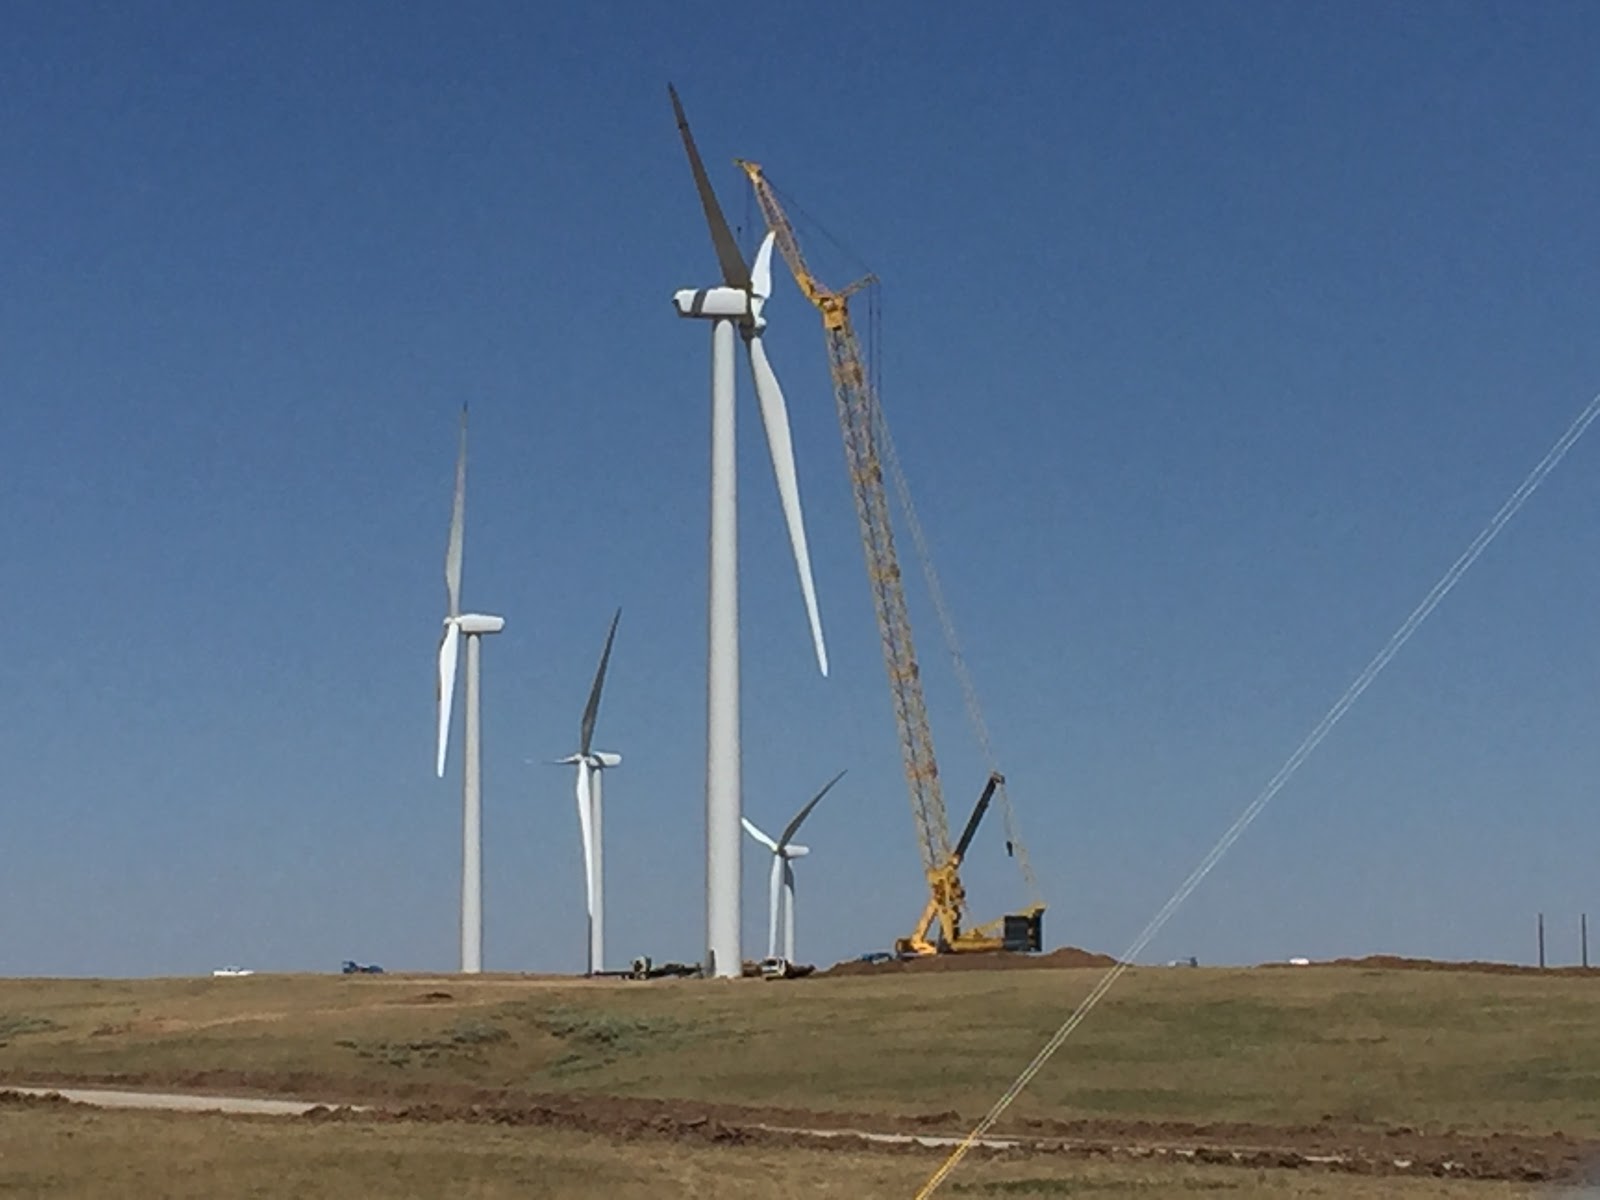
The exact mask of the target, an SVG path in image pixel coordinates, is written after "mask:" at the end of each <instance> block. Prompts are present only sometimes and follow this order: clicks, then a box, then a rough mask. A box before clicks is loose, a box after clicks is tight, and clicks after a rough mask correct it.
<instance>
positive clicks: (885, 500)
mask: <svg viewBox="0 0 1600 1200" xmlns="http://www.w3.org/2000/svg"><path fill="white" fill-rule="evenodd" d="M739 165H740V166H741V167H743V168H744V170H745V172H746V173H747V174H748V175H749V176H750V182H751V184H752V186H753V187H754V188H755V194H756V201H757V203H759V204H760V206H761V211H762V214H763V216H764V217H765V218H766V222H767V227H768V228H769V229H770V230H771V231H772V232H773V234H774V235H775V240H776V242H777V246H778V251H779V253H781V254H782V255H783V258H784V261H785V262H787V263H788V264H789V272H790V274H792V275H793V276H794V280H795V282H796V283H797V284H798V285H799V286H800V291H801V292H802V293H803V294H804V295H805V297H806V299H807V300H809V301H810V302H811V303H812V304H813V305H815V306H816V307H817V309H818V311H819V312H820V313H821V314H822V327H823V332H824V335H825V337H826V338H827V343H828V369H829V372H830V374H831V375H832V376H833V394H834V399H835V401H836V402H837V405H838V409H839V429H840V432H841V433H842V435H843V437H844V454H845V465H846V467H847V469H848V471H849V474H850V491H851V493H852V495H853V496H854V498H855V504H856V517H857V518H858V519H859V521H860V523H861V545H862V548H863V550H864V552H865V554H866V559H867V581H868V584H869V585H870V587H871V589H872V607H873V611H874V612H875V613H876V615H877V618H878V635H879V637H880V638H881V639H882V641H883V662H884V667H885V668H886V669H887V671H888V674H889V695H890V699H891V701H892V703H893V705H894V721H895V728H896V729H897V730H898V732H899V735H900V754H901V759H902V761H903V762H904V764H905V772H906V782H907V784H908V785H909V787H910V791H911V813H912V817H913V819H914V820H915V822H916V826H917V845H918V847H919V848H920V850H921V852H922V867H923V870H924V871H932V870H934V869H935V868H937V867H938V866H940V865H941V864H942V863H943V862H944V861H945V860H946V859H948V858H949V857H950V830H949V823H948V819H947V818H946V816H945V807H944V792H943V788H942V786H941V784H940V782H939V764H938V760H937V759H935V758H934V754H933V730H932V728H931V727H930V725H929V723H928V708H927V705H926V703H925V702H924V700H923V698H922V677H921V672H920V669H919V668H918V666H917V651H916V645H915V643H914V642H913V641H912V637H911V614H910V613H909V611H908V610H907V608H906V590H905V583H904V581H903V580H902V579H901V576H900V560H899V556H898V555H897V554H896V553H895V546H894V527H893V526H892V525H891V524H890V521H889V496H888V492H887V490H886V489H885V488H884V484H883V462H882V460H881V459H880V458H879V456H878V447H877V435H876V422H875V421H874V419H873V418H874V410H875V404H874V397H873V395H872V391H871V387H870V385H869V383H868V380H867V373H866V368H865V366H864V365H863V359H862V354H861V347H860V345H859V343H858V342H857V339H856V332H855V328H854V326H852V325H851V323H850V296H851V294H852V293H854V292H856V291H859V290H860V288H862V287H864V286H866V285H867V284H868V283H870V282H872V280H871V278H870V277H869V278H868V279H865V280H861V281H860V282H858V283H856V284H853V285H852V286H851V287H849V288H847V289H846V290H845V291H843V292H836V291H833V290H832V289H830V288H827V287H825V286H823V284H822V283H821V282H819V281H818V279H817V277H816V276H815V275H813V274H812V272H811V269H810V267H809V266H808V265H807V264H806V259H805V255H804V254H803V253H802V252H801V250H800V242H799V240H798V239H797V238H796V237H795V233H794V227H793V225H792V224H790V222H789V218H788V215H787V214H786V213H785V212H784V211H783V207H782V205H780V204H779V203H778V200H777V197H776V196H774V195H773V193H772V189H771V188H770V187H769V186H768V184H767V181H766V179H765V177H764V176H763V175H762V174H761V167H760V165H759V164H757V163H751V162H744V161H741V162H740V164H739Z"/></svg>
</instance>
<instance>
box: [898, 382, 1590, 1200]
mask: <svg viewBox="0 0 1600 1200" xmlns="http://www.w3.org/2000/svg"><path fill="white" fill-rule="evenodd" d="M1596 417H1600V393H1596V395H1595V396H1594V398H1593V399H1592V400H1590V401H1589V403H1588V405H1587V406H1586V407H1585V408H1584V410H1583V411H1582V412H1581V413H1579V414H1578V417H1577V419H1576V420H1574V421H1573V422H1572V424H1571V425H1569V426H1568V427H1567V431H1566V432H1565V433H1563V434H1562V435H1561V436H1560V437H1559V438H1558V439H1556V443H1555V445H1553V446H1551V447H1550V449H1549V451H1548V452H1547V453H1546V454H1545V456H1544V457H1543V458H1542V459H1540V460H1539V462H1538V464H1537V465H1536V466H1535V467H1534V468H1533V470H1531V471H1529V472H1528V475H1527V477H1526V478H1525V479H1523V481H1522V482H1521V483H1520V484H1519V485H1518V486H1517V489H1516V490H1515V491H1514V492H1512V493H1511V495H1510V496H1509V497H1507V499H1506V502H1505V503H1504V504H1502V505H1501V506H1500V509H1499V511H1498V512H1496V513H1495V514H1494V516H1493V517H1491V518H1490V519H1489V523H1488V524H1487V525H1485V526H1484V527H1483V529H1482V530H1480V531H1479V533H1478V536H1477V537H1475V538H1473V539H1472V541H1471V543H1470V544H1469V545H1468V546H1467V548H1466V549H1465V550H1463V551H1462V552H1461V556H1460V557H1459V558H1457V559H1456V561H1455V562H1453V563H1452V564H1451V565H1450V569H1449V570H1447V571H1446V572H1445V573H1444V574H1443V575H1442V576H1440V578H1439V582H1437V583H1435V584H1434V585H1433V587H1432V589H1431V590H1430V591H1429V592H1428V594H1427V595H1426V596H1424V597H1423V598H1422V602H1421V603H1420V604H1418V605H1417V607H1416V608H1414V609H1412V610H1411V615H1410V616H1408V617H1407V618H1406V619H1405V620H1404V621H1402V622H1401V624H1400V628H1399V629H1397V630H1395V632H1394V634H1393V635H1392V636H1391V637H1390V638H1389V640H1388V641H1387V642H1386V643H1385V644H1384V646H1383V649H1381V650H1379V651H1378V653H1377V654H1376V655H1374V656H1373V658H1372V661H1371V662H1369V663H1368V664H1367V665H1366V667H1365V668H1364V669H1363V670H1362V671H1361V673H1360V674H1359V675H1357V676H1356V678H1355V680H1354V681H1353V682H1352V683H1351V684H1350V686H1349V687H1347V688H1346V689H1345V690H1344V694H1343V695H1341V696H1340V697H1339V698H1338V699H1337V700H1336V701H1334V703H1333V707H1332V708H1330V709H1329V710H1328V711H1327V713H1326V714H1324V716H1323V718H1322V720H1320V721H1318V722H1317V724H1316V726H1315V727H1314V728H1313V729H1312V730H1311V732H1310V733H1308V734H1307V735H1306V736H1305V740H1304V741H1302V742H1301V743H1300V745H1298V746H1297V747H1295V751H1294V753H1293V754H1291V755H1289V757H1288V759H1287V760H1286V761H1285V762H1284V764H1283V766H1281V767H1279V768H1278V771H1277V773H1276V774H1275V775H1273V777H1272V778H1271V779H1270V780H1268V781H1267V785H1266V787H1264V788H1262V789H1261V793H1260V794H1259V795H1258V796H1256V798H1255V799H1254V800H1252V801H1251V802H1250V803H1249V804H1248V805H1246V806H1245V809H1244V811H1243V812H1242V813H1240V814H1239V816H1238V818H1237V819H1236V820H1235V821H1234V823H1233V824H1232V825H1230V826H1228V829H1227V831H1226V832H1225V833H1224V834H1223V835H1222V836H1221V837H1220V838H1218V839H1217V843H1216V845H1214V846H1212V847H1211V850H1210V851H1209V852H1208V853H1207V854H1206V856H1205V857H1204V858H1203V859H1201V860H1200V865H1199V866H1197V867H1195V869H1194V870H1193V871H1192V872H1191V873H1190V875H1189V877H1188V878H1187V879H1185V880H1184V881H1183V883H1182V884H1180V885H1179V886H1178V890H1177V891H1175V892H1173V893H1172V896H1171V897H1170V898H1169V899H1168V900H1167V902H1166V903H1165V904H1164V905H1162V906H1161V910H1160V911H1159V912H1157V913H1156V915H1155V916H1154V917H1152V918H1151V920H1150V923H1149V924H1148V925H1146V926H1145V927H1144V930H1143V931H1142V932H1141V933H1140V934H1139V936H1138V937H1136V938H1134V940H1133V944H1132V945H1130V946H1129V947H1128V949H1127V950H1126V951H1124V952H1123V954H1122V956H1121V957H1120V958H1119V959H1118V960H1117V962H1116V964H1115V965H1114V966H1112V967H1111V968H1109V969H1108V970H1107V971H1106V973H1105V974H1104V975H1103V976H1101V978H1100V981H1099V982H1098V983H1097V984H1095V986H1094V988H1093V989H1092V990H1091V991H1090V992H1089V994H1088V995H1087V996H1085V997H1084V998H1083V1000H1082V1001H1081V1002H1080V1003H1079V1004H1078V1007H1077V1008H1075V1009H1073V1011H1072V1015H1071V1016H1069V1017H1068V1018H1067V1019H1066V1020H1065V1021H1064V1022H1063V1023H1062V1025H1061V1027H1060V1028H1059V1029H1057V1030H1056V1031H1055V1033H1054V1034H1053V1035H1051V1038H1050V1040H1049V1041H1048V1042H1046V1043H1045V1044H1044V1048H1043V1049H1041V1050H1040V1051H1039V1053H1037V1054H1036V1055H1034V1056H1033V1060H1032V1061H1031V1062H1029V1063H1028V1065H1027V1066H1026V1067H1024V1068H1023V1069H1022V1073H1021V1074H1020V1075H1018V1076H1017V1078H1016V1079H1015V1080H1014V1081H1013V1082H1012V1084H1011V1086H1010V1087H1009V1088H1007V1089H1006V1091H1005V1093H1004V1094H1003V1095H1002V1096H1001V1097H1000V1099H999V1100H997V1101H995V1104H994V1106H993V1107H992V1108H990V1109H989V1111H988V1113H986V1114H985V1115H984V1118H983V1120H981V1121H979V1122H978V1124H977V1125H976V1126H974V1127H973V1130H972V1132H971V1133H969V1134H968V1135H967V1136H966V1137H965V1138H963V1139H962V1141H961V1144H960V1145H959V1146H957V1147H956V1148H955V1150H954V1151H953V1152H952V1153H951V1154H950V1157H949V1158H947V1159H946V1160H945V1161H944V1163H943V1165H941V1166H940V1168H939V1169H938V1170H937V1171H935V1172H934V1173H933V1175H932V1176H931V1177H930V1178H929V1180H928V1182H927V1183H925V1184H923V1186H922V1190H921V1191H919V1192H918V1193H917V1197H916V1200H927V1197H929V1196H932V1195H933V1193H934V1192H935V1191H937V1190H938V1188H939V1185H940V1184H942V1183H943V1182H944V1181H945V1178H946V1177H947V1176H948V1175H949V1174H950V1172H951V1171H953V1170H955V1169H956V1167H957V1166H958V1165H960V1163H961V1160H962V1159H964V1158H965V1157H966V1156H967V1154H968V1152H969V1151H971V1149H972V1147H973V1145H974V1144H976V1142H977V1141H978V1139H979V1138H981V1137H983V1136H984V1135H985V1134H986V1133H988V1132H989V1130H990V1129H992V1128H993V1127H994V1123H995V1122H996V1121H998V1120H999V1119H1000V1117H1001V1115H1002V1114H1003V1113H1004V1112H1005V1111H1006V1109H1008V1108H1010V1107H1011V1104H1012V1102H1013V1101H1014V1100H1016V1098H1017V1097H1018V1096H1020V1095H1021V1094H1022V1092H1023V1089H1025V1088H1026V1087H1027V1086H1028V1084H1029V1083H1031V1082H1032V1081H1033V1077H1034V1076H1035V1075H1037V1074H1038V1073H1039V1072H1040V1070H1042V1069H1043V1067H1044V1065H1045V1064H1046V1063H1047V1062H1049V1061H1050V1059H1051V1058H1052V1057H1053V1056H1054V1055H1055V1052H1056V1051H1057V1050H1059V1049H1060V1048H1061V1045H1062V1043H1064V1042H1065V1041H1066V1040H1067V1038H1069V1037H1070V1036H1072V1032H1073V1030H1075V1029H1077V1028H1078V1026H1079V1025H1081V1024H1083V1021H1084V1018H1086V1017H1087V1016H1088V1015H1089V1014H1090V1013H1091V1012H1093V1011H1094V1009H1095V1006H1096V1005H1098V1004H1099V1003H1100V1001H1101V1000H1102V999H1103V998H1104V997H1105V994H1106V993H1107V992H1109V991H1110V990H1111V989H1112V987H1113V986H1114V985H1115V984H1116V982H1117V980H1119V979H1121V978H1122V976H1123V973H1124V972H1126V971H1127V969H1128V968H1129V967H1130V966H1132V965H1133V960H1134V959H1135V958H1137V957H1138V956H1139V954H1140V953H1141V952H1142V951H1143V950H1144V948H1145V947H1146V946H1148V945H1149V944H1150V942H1151V940H1152V939H1153V938H1154V937H1155V936H1156V934H1158V933H1160V932H1161V929H1162V927H1163V926H1165V925H1166V923H1167V922H1168V921H1170V920H1171V919H1172V917H1173V916H1174V914H1176V913H1177V911H1178V909H1179V908H1181V907H1182V906H1183V903H1184V901H1186V900H1187V899H1188V898H1189V896H1190V895H1191V894H1192V893H1193V892H1194V890H1195V889H1196V888H1197V887H1199V886H1200V884H1201V882H1202V881H1203V880H1204V879H1205V877H1206V876H1207V875H1209V874H1211V871H1212V869H1213V868H1214V867H1215V866H1216V865H1217V864H1218V863H1219V862H1221V861H1222V858H1223V856H1224V855H1225V854H1227V853H1228V851H1229V850H1230V849H1232V848H1233V844H1234V843H1235V842H1237V841H1238V840H1239V838H1240V837H1241V836H1242V835H1243V834H1244V831H1245V830H1246V829H1248V828H1249V827H1250V825H1251V824H1252V823H1253V822H1254V821H1255V819H1256V818H1257V817H1259V816H1260V815H1261V813H1262V811H1263V810H1264V809H1265V808H1266V807H1267V805H1268V804H1270V803H1271V802H1272V799H1273V797H1274V796H1276V795H1277V794H1278V793H1279V792H1281V791H1282V790H1283V788H1284V785H1285V784H1287V783H1288V782H1289V780H1290V779H1291V778H1293V776H1294V773H1295V772H1296V771H1298V770H1299V769H1300V766H1301V764H1302V763H1304V762H1305V761H1306V759H1308V758H1309V757H1311V754H1312V752H1313V751H1315V750H1316V748H1317V747H1318V746H1320V745H1321V744H1322V743H1323V741H1324V740H1325V739H1326V738H1327V736H1328V735H1329V734H1330V733H1332V732H1333V729H1334V726H1336V725H1338V723H1339V722H1340V721H1341V720H1342V719H1343V718H1344V715H1345V713H1347V712H1349V711H1350V708H1351V706H1352V705H1354V704H1355V702H1356V701H1357V700H1359V699H1360V698H1361V695H1362V693H1363V692H1365V691H1366V690H1367V688H1369V687H1371V686H1372V683H1373V681H1374V680H1375V679H1377V677H1378V676H1379V675H1380V674H1382V672H1383V669H1384V668H1385V667H1387V666H1388V665H1389V663H1390V661H1391V660H1392V659H1393V658H1394V656H1395V655H1396V654H1398V653H1400V650H1401V648H1402V647H1403V646H1404V645H1405V644H1406V643H1407V642H1408V641H1410V640H1411V636H1412V635H1413V634H1414V633H1416V632H1417V630H1418V629H1420V628H1421V627H1422V623H1423V622H1424V621H1426V620H1427V619H1428V618H1429V617H1430V616H1431V615H1433V610H1434V609H1436V608H1438V607H1439V605H1440V603H1441V602H1442V601H1443V600H1444V598H1445V597H1446V596H1448V595H1449V594H1450V593H1451V591H1453V590H1454V589H1455V586H1456V584H1457V583H1459V582H1460V581H1461V577H1462V576H1463V575H1465V574H1466V573H1467V571H1468V570H1470V569H1471V567H1472V564H1473V563H1475V562H1477V561H1478V558H1479V557H1480V556H1481V555H1482V554H1483V552H1484V551H1485V550H1487V549H1488V548H1489V544H1490V543H1491V542H1493V541H1494V539H1495V538H1496V537H1498V536H1499V534H1500V531H1501V530H1502V529H1504V528H1505V527H1506V525H1507V524H1508V523H1509V522H1510V520H1511V518H1512V517H1514V516H1516V515H1517V512H1518V511H1519V510H1520V509H1521V508H1522V506H1523V505H1524V504H1526V503H1527V502H1528V499H1529V497H1531V496H1532V495H1533V493H1534V492H1536V491H1538V489H1539V485H1540V484H1542V483H1543V482H1544V481H1545V478H1546V477H1547V476H1548V475H1549V474H1550V472H1551V471H1553V470H1555V469H1556V467H1557V466H1558V465H1559V464H1560V462H1561V460H1562V459H1563V458H1565V457H1566V454H1567V451H1568V450H1570V449H1572V447H1573V446H1574V445H1575V444H1576V443H1577V441H1578V439H1579V438H1581V437H1582V436H1583V434H1584V431H1585V430H1587V429H1588V428H1589V426H1590V425H1591V424H1592V423H1593V422H1594V420H1595V418H1596Z"/></svg>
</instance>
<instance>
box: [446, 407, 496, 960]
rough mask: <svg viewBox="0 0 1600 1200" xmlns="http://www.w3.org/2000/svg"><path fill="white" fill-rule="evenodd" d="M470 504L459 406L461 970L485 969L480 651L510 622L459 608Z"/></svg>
mask: <svg viewBox="0 0 1600 1200" xmlns="http://www.w3.org/2000/svg"><path fill="white" fill-rule="evenodd" d="M466 507H467V409H466V406H465V405H462V408H461V443H460V447H459V449H458V450H457V451H456V494H455V501H454V503H453V504H452V505H451V509H450V543H449V546H448V547H447V548H446V550H445V555H444V586H445V591H446V593H447V595H448V597H449V611H447V612H446V613H445V618H444V637H443V638H442V639H441V640H440V642H439V778H440V779H443V778H444V758H445V751H446V750H447V749H448V748H449V744H450V705H451V702H452V701H453V699H454V697H455V691H456V660H457V657H458V656H459V654H460V651H461V639H462V637H463V636H464V637H465V638H466V639H467V714H466V730H465V737H466V746H465V751H466V754H465V761H464V763H463V766H462V772H461V775H462V781H461V810H462V819H461V970H462V972H463V973H465V974H469V975H475V974H477V973H478V972H479V971H481V970H483V775H482V762H483V757H482V749H483V746H482V742H481V739H480V735H479V723H478V681H479V656H480V652H481V648H480V645H479V643H480V642H481V640H482V638H483V635H484V634H488V633H499V632H500V631H501V630H502V629H504V628H505V627H506V620H505V618H504V617H491V616H488V615H486V614H484V613H464V612H462V611H461V543H462V538H463V535H464V533H465V530H464V527H463V526H464V521H465V518H466Z"/></svg>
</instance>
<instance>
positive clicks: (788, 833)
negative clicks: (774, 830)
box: [776, 771, 845, 850]
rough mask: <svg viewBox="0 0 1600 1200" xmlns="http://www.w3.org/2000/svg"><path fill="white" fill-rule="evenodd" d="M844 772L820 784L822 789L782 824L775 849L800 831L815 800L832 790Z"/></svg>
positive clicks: (781, 847)
mask: <svg viewBox="0 0 1600 1200" xmlns="http://www.w3.org/2000/svg"><path fill="white" fill-rule="evenodd" d="M844 774H845V773H844V772H843V771H840V772H839V773H838V774H837V775H835V776H834V777H833V778H832V779H830V780H828V782H827V783H825V784H823V785H822V790H821V791H820V792H818V793H817V794H816V795H815V796H813V797H811V799H810V800H808V801H807V802H806V806H805V807H804V808H802V809H801V810H800V811H799V812H797V813H795V815H794V820H792V821H790V822H789V823H788V824H787V825H786V826H784V829H783V836H782V837H781V838H779V839H778V845H777V847H776V849H779V850H781V849H783V848H784V847H785V846H787V845H788V844H789V839H790V838H792V837H794V835H795V834H797V833H799V832H800V826H801V825H802V824H804V823H805V819H806V818H807V817H809V816H810V815H811V810H812V809H813V808H815V807H816V806H817V801H819V800H821V799H822V798H823V797H824V796H826V795H827V794H828V792H829V791H831V790H832V788H833V785H834V784H836V783H838V782H839V780H841V779H843V778H844Z"/></svg>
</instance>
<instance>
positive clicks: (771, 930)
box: [767, 854, 784, 958]
mask: <svg viewBox="0 0 1600 1200" xmlns="http://www.w3.org/2000/svg"><path fill="white" fill-rule="evenodd" d="M783 867H784V863H783V858H782V857H781V856H779V855H777V854H774V855H773V856H772V877H771V882H770V883H769V884H768V885H767V957H768V958H772V957H774V956H775V955H776V954H777V953H778V897H779V896H780V895H781V894H782V889H783Z"/></svg>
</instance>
